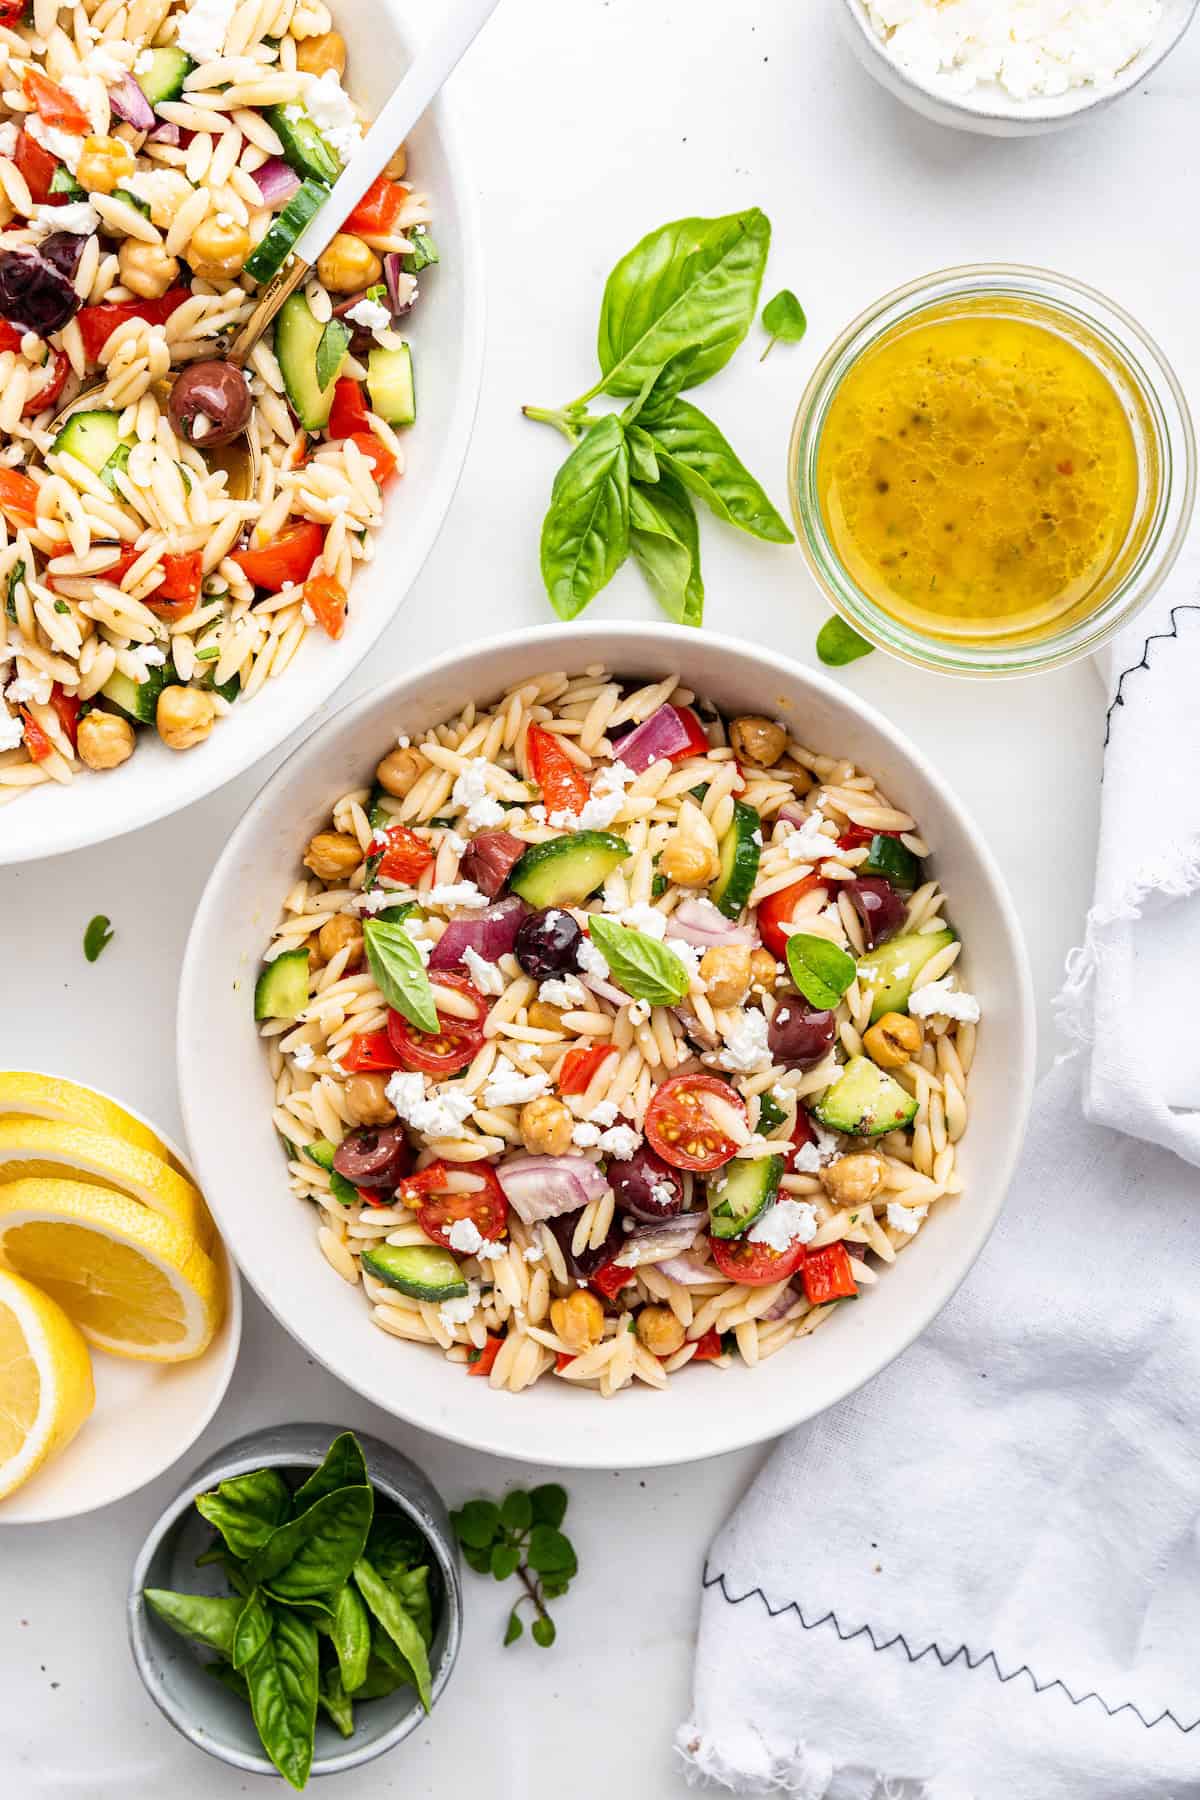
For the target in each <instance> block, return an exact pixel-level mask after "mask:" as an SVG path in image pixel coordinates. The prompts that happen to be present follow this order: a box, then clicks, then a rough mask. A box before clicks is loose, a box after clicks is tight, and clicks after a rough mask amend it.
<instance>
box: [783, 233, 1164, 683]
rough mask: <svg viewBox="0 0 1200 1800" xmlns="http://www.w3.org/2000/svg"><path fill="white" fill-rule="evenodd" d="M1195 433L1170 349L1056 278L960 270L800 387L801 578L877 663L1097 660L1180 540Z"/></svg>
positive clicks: (892, 303) (868, 329)
mask: <svg viewBox="0 0 1200 1800" xmlns="http://www.w3.org/2000/svg"><path fill="white" fill-rule="evenodd" d="M1195 462H1196V451H1195V441H1194V436H1193V432H1192V424H1191V419H1190V416H1189V413H1188V408H1187V403H1186V401H1185V400H1184V397H1183V394H1182V391H1181V390H1180V387H1179V383H1178V381H1177V380H1176V378H1175V375H1174V373H1173V372H1172V370H1171V368H1170V367H1169V365H1168V364H1167V362H1166V361H1165V359H1164V357H1163V355H1162V353H1161V352H1160V351H1159V350H1158V348H1157V346H1156V345H1155V344H1154V343H1153V342H1151V340H1150V339H1149V338H1148V337H1147V336H1146V334H1145V333H1144V332H1143V331H1142V330H1141V328H1140V327H1139V326H1138V325H1136V324H1135V323H1134V321H1133V320H1132V319H1130V318H1129V317H1128V316H1127V315H1126V314H1125V313H1123V312H1122V311H1121V310H1120V308H1118V307H1116V306H1114V305H1113V303H1112V302H1111V301H1109V300H1106V299H1105V298H1104V297H1103V296H1102V295H1100V294H1097V293H1095V292H1093V291H1092V290H1091V289H1089V288H1086V287H1083V286H1081V285H1080V284H1078V283H1076V282H1073V281H1069V280H1067V279H1066V278H1065V277H1064V276H1060V275H1052V274H1049V273H1047V272H1046V271H1044V270H1040V269H1025V268H1016V267H1004V266H991V267H977V268H963V269H948V270H944V271H942V272H941V273H940V274H936V275H930V276H926V277H924V278H923V279H922V280H920V281H916V282H912V283H910V284H909V285H908V286H907V287H904V288H900V289H897V290H896V292H895V293H892V294H888V295H887V296H886V297H885V298H884V299H882V300H881V301H879V302H878V303H877V304H876V305H875V306H873V307H871V308H870V310H869V311H868V312H866V313H864V314H863V315H862V316H861V317H860V318H858V319H856V320H855V321H854V323H853V324H852V325H850V326H849V327H848V328H847V330H846V331H845V332H843V334H842V336H841V337H840V338H839V339H838V341H837V342H836V343H835V344H834V345H833V347H832V348H831V349H830V350H829V351H828V352H827V354H826V355H825V357H824V358H823V360H822V362H821V364H820V366H819V367H818V369H817V371H816V373H815V374H814V376H813V378H812V380H811V382H810V383H809V386H808V389H807V392H806V393H805V395H804V399H803V400H802V402H801V405H800V410H799V412H798V414H797V416H796V423H795V426H794V428H793V431H792V442H791V450H790V456H789V491H790V493H791V498H792V507H793V511H794V513H795V517H796V525H797V531H798V535H799V538H800V542H801V545H802V546H803V548H804V551H805V554H806V556H807V558H808V562H809V566H810V568H811V569H812V572H813V574H814V575H815V576H816V578H817V580H818V582H819V583H820V584H821V586H822V587H823V588H824V590H825V592H826V593H827V594H828V596H829V598H830V600H831V601H832V603H833V605H834V606H835V607H836V609H837V611H838V612H839V613H841V615H842V617H843V618H845V619H846V620H848V622H849V623H850V624H851V625H853V626H854V628H855V629H856V630H857V631H859V632H861V633H862V635H863V636H864V637H866V638H868V639H869V640H870V641H871V642H872V643H873V644H876V645H877V646H878V647H879V648H881V649H885V650H892V651H894V652H895V653H896V654H897V655H899V656H902V657H904V658H906V659H907V660H908V661H910V662H915V663H920V664H922V665H923V666H925V667H926V668H932V669H939V670H943V671H947V672H951V673H955V674H971V675H1017V674H1025V673H1029V672H1031V671H1033V670H1036V669H1044V668H1052V667H1055V666H1057V665H1058V664H1061V663H1064V662H1068V661H1070V660H1072V659H1073V658H1074V657H1077V656H1082V655H1084V654H1086V653H1087V652H1089V651H1092V650H1095V649H1096V648H1097V646H1098V645H1099V644H1101V643H1102V642H1103V641H1104V640H1105V639H1106V638H1107V637H1109V636H1110V635H1111V634H1112V632H1114V631H1115V630H1116V629H1117V627H1118V626H1119V625H1121V624H1123V623H1124V622H1125V621H1126V620H1127V619H1129V618H1132V616H1133V615H1134V614H1135V613H1136V612H1137V611H1138V610H1139V609H1140V608H1141V607H1142V606H1144V605H1145V603H1146V601H1147V600H1148V599H1149V598H1150V596H1151V594H1152V593H1153V592H1154V591H1155V589H1156V588H1157V587H1158V585H1159V583H1160V582H1161V581H1162V580H1163V579H1164V577H1165V576H1166V574H1167V572H1168V571H1169V569H1170V568H1171V566H1172V564H1173V563H1174V561H1175V558H1176V556H1177V555H1178V554H1179V550H1180V548H1181V546H1182V543H1183V539H1184V536H1185V534H1186V531H1187V527H1188V524H1189V522H1190V519H1191V514H1192V507H1193V502H1194V499H1195V484H1196V472H1195Z"/></svg>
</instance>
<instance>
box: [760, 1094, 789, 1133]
mask: <svg viewBox="0 0 1200 1800" xmlns="http://www.w3.org/2000/svg"><path fill="white" fill-rule="evenodd" d="M786 1118H787V1114H786V1113H785V1112H784V1110H783V1108H782V1106H780V1104H779V1102H778V1100H776V1099H775V1098H774V1097H773V1096H772V1095H771V1094H769V1093H768V1094H760V1095H759V1096H758V1130H759V1135H760V1137H770V1135H771V1133H772V1132H773V1131H774V1130H775V1127H776V1126H777V1125H782V1124H783V1121H784V1120H785V1119H786Z"/></svg>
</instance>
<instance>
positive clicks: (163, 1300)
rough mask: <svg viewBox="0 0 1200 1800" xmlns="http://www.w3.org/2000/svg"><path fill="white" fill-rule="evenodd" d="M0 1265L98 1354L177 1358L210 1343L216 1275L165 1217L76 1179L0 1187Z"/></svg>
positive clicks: (220, 1294)
mask: <svg viewBox="0 0 1200 1800" xmlns="http://www.w3.org/2000/svg"><path fill="white" fill-rule="evenodd" d="M0 1263H3V1264H6V1265H7V1267H8V1268H10V1269H12V1270H13V1271H14V1272H15V1273H16V1274H18V1275H23V1276H24V1277H25V1278H26V1280H28V1281H32V1282H33V1283H35V1285H36V1286H37V1287H39V1288H41V1289H42V1291H43V1293H46V1294H49V1295H50V1296H51V1298H52V1299H54V1300H56V1301H57V1302H58V1303H59V1305H60V1306H61V1307H62V1309H63V1311H64V1312H65V1313H67V1314H68V1316H69V1317H70V1318H71V1319H73V1320H74V1322H75V1324H76V1325H78V1327H79V1329H80V1331H82V1332H83V1334H84V1336H85V1337H86V1338H88V1339H89V1340H90V1342H91V1343H93V1344H95V1345H96V1346H97V1348H99V1349H101V1350H107V1351H109V1352H111V1354H112V1355H114V1356H127V1357H132V1358H134V1359H135V1360H138V1361H141V1362H183V1361H186V1360H187V1359H188V1358H189V1357H193V1356H199V1355H200V1354H201V1353H202V1352H203V1351H204V1350H205V1349H207V1347H208V1345H209V1343H210V1342H211V1341H212V1337H213V1333H214V1332H215V1331H216V1329H217V1326H218V1325H219V1324H220V1322H221V1317H222V1314H223V1312H224V1284H223V1282H222V1278H221V1272H220V1270H219V1269H218V1268H217V1266H216V1264H215V1263H214V1262H213V1261H212V1259H211V1258H210V1257H209V1256H207V1255H206V1254H205V1252H204V1251H203V1250H202V1249H201V1248H200V1246H199V1244H197V1242H196V1240H195V1238H194V1237H193V1236H192V1235H191V1234H190V1232H187V1231H185V1230H183V1229H182V1228H181V1227H180V1226H179V1225H178V1224H176V1223H175V1221H174V1220H172V1219H169V1218H167V1217H165V1216H164V1215H163V1214H162V1213H159V1212H152V1211H151V1210H150V1208H149V1207H147V1206H142V1205H141V1204H140V1202H139V1201H137V1200H130V1199H129V1198H128V1197H127V1196H126V1195H124V1194H115V1193H110V1192H107V1191H106V1190H105V1189H103V1188H98V1187H90V1186H88V1185H86V1184H85V1183H83V1182H81V1181H59V1180H54V1179H44V1178H31V1179H25V1180H21V1181H11V1182H8V1183H7V1184H5V1185H3V1186H0Z"/></svg>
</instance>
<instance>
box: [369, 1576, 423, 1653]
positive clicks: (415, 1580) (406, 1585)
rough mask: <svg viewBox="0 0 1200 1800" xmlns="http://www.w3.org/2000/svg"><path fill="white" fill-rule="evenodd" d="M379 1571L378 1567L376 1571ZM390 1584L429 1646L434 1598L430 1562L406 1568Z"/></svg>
mask: <svg viewBox="0 0 1200 1800" xmlns="http://www.w3.org/2000/svg"><path fill="white" fill-rule="evenodd" d="M368 1560H370V1559H369V1558H368ZM371 1567H372V1568H375V1564H374V1563H372V1564H371ZM379 1572H380V1571H379V1570H378V1569H376V1573H377V1574H378V1573H379ZM385 1579H386V1578H385ZM388 1586H389V1587H392V1588H394V1589H395V1591H396V1593H397V1595H398V1596H399V1599H400V1602H401V1604H402V1605H403V1607H404V1610H405V1612H406V1613H408V1615H409V1617H410V1618H411V1619H412V1621H413V1623H414V1625H415V1626H416V1628H417V1630H418V1631H419V1632H420V1634H421V1639H422V1642H423V1643H424V1644H426V1645H427V1646H428V1645H429V1644H432V1642H433V1600H432V1597H431V1596H430V1592H429V1566H428V1564H427V1563H422V1564H421V1566H420V1567H419V1568H416V1569H406V1570H405V1571H404V1572H403V1573H402V1574H398V1575H397V1576H396V1577H395V1579H394V1580H392V1581H390V1582H388Z"/></svg>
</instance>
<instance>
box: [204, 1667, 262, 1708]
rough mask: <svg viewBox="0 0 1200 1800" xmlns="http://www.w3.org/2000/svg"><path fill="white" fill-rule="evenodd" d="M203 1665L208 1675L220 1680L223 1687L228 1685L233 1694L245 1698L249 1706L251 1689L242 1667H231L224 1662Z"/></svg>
mask: <svg viewBox="0 0 1200 1800" xmlns="http://www.w3.org/2000/svg"><path fill="white" fill-rule="evenodd" d="M201 1667H202V1668H203V1670H204V1673H205V1674H206V1675H211V1676H212V1678H213V1680H214V1681H219V1682H220V1684H221V1686H222V1687H227V1688H228V1689H229V1691H230V1693H231V1694H236V1695H237V1697H238V1699H239V1700H244V1701H245V1702H246V1705H247V1706H249V1704H250V1689H249V1688H248V1687H247V1685H246V1677H245V1676H244V1675H243V1674H242V1671H241V1670H240V1669H234V1668H231V1667H230V1665H229V1664H228V1663H224V1662H208V1663H202V1664H201Z"/></svg>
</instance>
